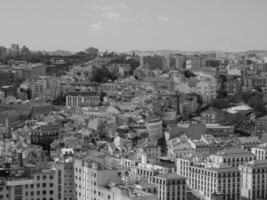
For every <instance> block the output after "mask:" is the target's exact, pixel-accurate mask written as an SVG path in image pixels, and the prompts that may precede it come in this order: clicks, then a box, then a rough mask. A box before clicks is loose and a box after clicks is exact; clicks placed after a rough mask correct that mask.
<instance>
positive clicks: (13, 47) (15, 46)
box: [10, 44, 19, 56]
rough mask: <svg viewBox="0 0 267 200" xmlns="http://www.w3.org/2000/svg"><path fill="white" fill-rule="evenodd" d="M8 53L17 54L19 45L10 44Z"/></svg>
mask: <svg viewBox="0 0 267 200" xmlns="http://www.w3.org/2000/svg"><path fill="white" fill-rule="evenodd" d="M10 53H11V55H12V56H16V55H19V45H18V44H12V45H11V48H10Z"/></svg>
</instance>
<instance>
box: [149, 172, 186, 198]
mask: <svg viewBox="0 0 267 200" xmlns="http://www.w3.org/2000/svg"><path fill="white" fill-rule="evenodd" d="M149 182H151V183H153V184H155V185H157V186H158V199H160V200H173V199H175V200H187V198H186V178H185V177H183V176H179V175H177V174H158V175H156V176H153V177H150V180H149Z"/></svg>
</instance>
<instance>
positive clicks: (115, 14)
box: [105, 12, 120, 19]
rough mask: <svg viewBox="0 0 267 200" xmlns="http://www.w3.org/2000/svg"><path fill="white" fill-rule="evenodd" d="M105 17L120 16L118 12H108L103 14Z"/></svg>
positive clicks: (116, 17) (115, 17)
mask: <svg viewBox="0 0 267 200" xmlns="http://www.w3.org/2000/svg"><path fill="white" fill-rule="evenodd" d="M105 17H106V18H108V19H119V18H120V13H118V12H108V13H106V14H105Z"/></svg>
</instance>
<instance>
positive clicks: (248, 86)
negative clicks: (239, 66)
mask: <svg viewBox="0 0 267 200" xmlns="http://www.w3.org/2000/svg"><path fill="white" fill-rule="evenodd" d="M243 82H244V89H245V90H246V91H250V90H252V89H261V90H262V92H263V94H264V95H265V96H266V95H267V73H266V72H261V73H258V74H248V73H243Z"/></svg>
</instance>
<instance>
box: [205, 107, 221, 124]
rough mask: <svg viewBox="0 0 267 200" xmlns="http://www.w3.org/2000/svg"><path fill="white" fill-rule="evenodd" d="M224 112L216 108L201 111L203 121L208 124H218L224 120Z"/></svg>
mask: <svg viewBox="0 0 267 200" xmlns="http://www.w3.org/2000/svg"><path fill="white" fill-rule="evenodd" d="M223 119H224V114H223V112H222V111H221V110H219V109H216V108H209V109H208V110H205V111H203V112H202V113H201V121H202V122H204V123H208V124H218V123H221V122H223Z"/></svg>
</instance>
